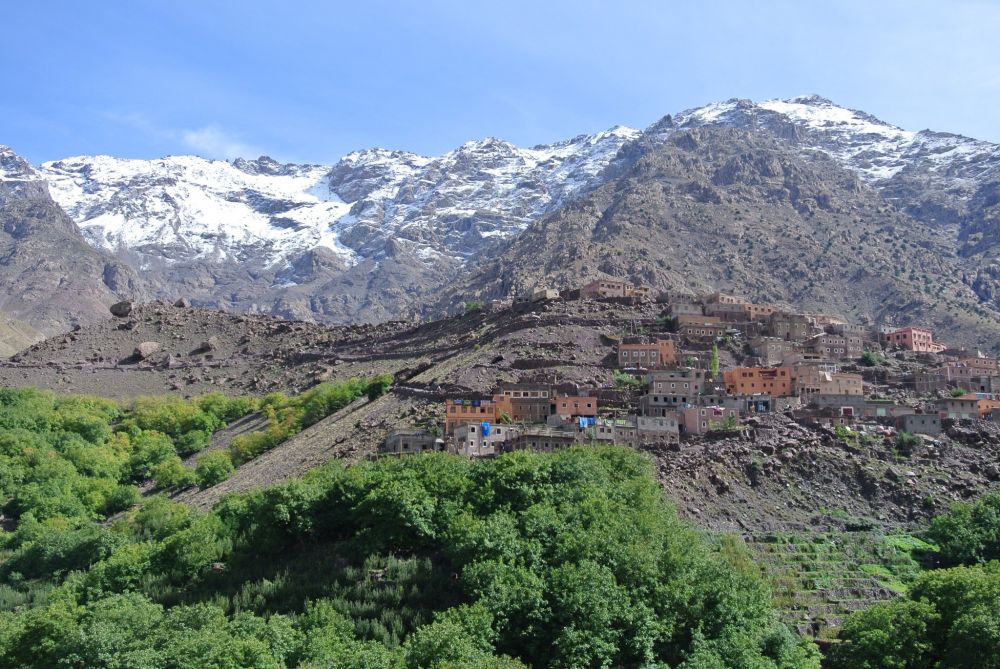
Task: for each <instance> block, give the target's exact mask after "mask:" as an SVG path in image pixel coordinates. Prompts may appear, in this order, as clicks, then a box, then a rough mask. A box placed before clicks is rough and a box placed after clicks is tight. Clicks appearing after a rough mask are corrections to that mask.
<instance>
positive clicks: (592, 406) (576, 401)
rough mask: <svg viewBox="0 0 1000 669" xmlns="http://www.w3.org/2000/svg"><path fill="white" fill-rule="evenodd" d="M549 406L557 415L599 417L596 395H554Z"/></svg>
mask: <svg viewBox="0 0 1000 669" xmlns="http://www.w3.org/2000/svg"><path fill="white" fill-rule="evenodd" d="M549 406H550V411H551V412H552V414H553V415H556V416H572V417H573V418H579V417H580V416H584V417H588V418H596V417H597V398H596V397H582V396H579V395H575V396H570V395H564V396H562V397H553V398H552V401H551V403H550V405H549Z"/></svg>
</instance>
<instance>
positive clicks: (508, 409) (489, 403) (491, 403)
mask: <svg viewBox="0 0 1000 669" xmlns="http://www.w3.org/2000/svg"><path fill="white" fill-rule="evenodd" d="M446 405H447V407H446V410H445V423H444V429H445V432H446V433H447V434H452V432H453V431H454V429H455V426H457V425H467V424H470V423H490V424H493V423H497V422H498V421H499V419H500V415H501V414H506V415H507V416H511V415H512V414H513V408H512V406H511V402H510V398H509V397H504V396H503V395H496V396H494V397H493V399H488V400H487V399H482V400H447V401H446Z"/></svg>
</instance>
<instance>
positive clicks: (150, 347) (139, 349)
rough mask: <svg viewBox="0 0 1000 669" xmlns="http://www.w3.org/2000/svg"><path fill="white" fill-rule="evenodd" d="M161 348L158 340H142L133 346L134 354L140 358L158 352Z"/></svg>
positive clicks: (143, 358)
mask: <svg viewBox="0 0 1000 669" xmlns="http://www.w3.org/2000/svg"><path fill="white" fill-rule="evenodd" d="M161 348H163V347H162V346H161V345H160V342H158V341H144V342H142V343H141V344H139V345H138V346H136V347H135V353H134V355H135V357H137V358H139V359H140V360H145V359H146V358H148V357H149V356H151V355H154V354H156V353H158V352H159V350H160V349H161Z"/></svg>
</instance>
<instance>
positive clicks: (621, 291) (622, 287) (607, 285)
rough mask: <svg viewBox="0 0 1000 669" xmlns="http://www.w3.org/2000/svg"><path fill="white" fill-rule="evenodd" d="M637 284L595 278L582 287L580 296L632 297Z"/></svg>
mask: <svg viewBox="0 0 1000 669" xmlns="http://www.w3.org/2000/svg"><path fill="white" fill-rule="evenodd" d="M634 291H635V286H634V285H633V284H631V283H629V282H628V281H618V280H616V279H594V280H593V281H591V282H590V283H588V284H586V285H584V286H582V287H581V288H580V297H582V298H584V299H587V298H591V299H594V298H602V297H631V296H632V295H633V294H634Z"/></svg>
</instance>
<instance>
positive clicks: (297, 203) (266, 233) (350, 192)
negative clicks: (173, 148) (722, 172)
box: [25, 127, 639, 268]
mask: <svg viewBox="0 0 1000 669" xmlns="http://www.w3.org/2000/svg"><path fill="white" fill-rule="evenodd" d="M638 135H639V132H638V131H635V130H630V129H628V128H622V127H615V128H612V129H610V130H608V131H605V132H601V133H597V134H595V135H581V136H579V137H576V138H573V139H572V140H568V141H566V142H560V143H557V144H552V145H543V146H536V147H532V148H528V149H525V148H520V147H517V146H515V145H513V144H511V143H510V142H506V141H503V140H500V139H496V138H486V139H482V140H476V141H471V142H467V143H465V144H463V145H462V146H460V147H458V148H456V149H454V150H453V151H450V152H448V153H446V154H444V155H442V156H439V157H425V156H419V155H417V154H414V153H410V152H406V151H392V150H387V149H379V148H374V149H366V150H362V151H355V152H352V153H350V154H348V155H346V156H344V157H343V158H341V159H340V161H338V162H337V163H336V164H335V165H333V166H332V167H331V166H324V165H297V164H282V163H279V162H278V161H275V160H274V159H272V158H270V157H267V156H261V157H259V158H257V159H254V160H251V159H243V158H240V159H236V160H233V161H231V162H226V161H219V160H206V159H203V158H198V157H194V156H170V157H166V158H160V159H156V160H127V159H120V158H113V157H110V156H78V157H73V158H66V159H63V160H59V161H54V162H49V163H45V164H44V165H42V166H41V168H40V174H41V176H42V177H44V179H45V180H47V181H48V183H49V184H50V188H51V192H52V195H53V197H54V198H55V199H56V201H57V202H59V204H61V205H62V206H63V208H64V209H65V210H66V211H67V213H68V214H69V215H70V216H71V217H72V218H73V220H74V221H76V222H77V224H78V225H79V226H80V227H81V229H82V230H83V232H84V235H85V236H86V238H87V239H88V241H90V242H91V243H92V244H94V245H95V246H98V247H101V248H104V249H107V250H110V251H114V252H130V253H131V252H134V253H138V254H139V256H140V257H141V258H142V259H143V260H142V262H143V264H144V265H146V266H156V265H158V264H162V263H168V264H170V263H176V262H182V261H194V260H199V261H201V260H208V261H219V262H223V261H230V260H232V261H239V262H253V263H256V264H258V265H260V266H262V267H279V268H280V267H286V268H287V267H291V265H292V264H293V263H294V261H295V259H296V258H298V257H299V256H301V255H302V254H304V253H306V252H307V251H310V250H312V249H316V248H320V247H323V248H326V249H327V250H329V251H332V252H333V253H335V254H336V255H337V256H338V257H339V262H340V263H341V264H343V265H344V266H346V267H349V266H351V265H354V264H356V263H358V262H360V261H361V260H364V259H367V258H371V259H374V260H378V259H380V258H382V257H385V256H387V255H395V254H398V253H399V252H400V249H406V250H409V251H410V252H412V253H413V254H414V255H415V256H416V257H417V258H418V259H420V261H426V262H432V263H433V262H439V261H441V260H442V259H445V260H447V261H448V262H450V263H461V262H464V261H465V259H467V258H469V257H471V256H473V255H475V254H476V253H478V252H480V251H482V250H483V249H484V248H485V247H486V246H488V245H490V244H492V243H493V242H494V241H495V240H498V239H505V238H509V237H510V236H512V235H515V234H517V233H518V232H519V231H520V230H522V229H523V228H524V227H525V226H527V225H528V224H529V223H530V222H531V221H532V220H533V219H534V218H535V217H537V216H540V215H542V214H544V213H546V212H547V211H550V210H551V209H552V208H554V207H556V206H559V205H560V204H561V203H562V202H564V201H565V200H566V199H567V198H570V197H573V196H574V195H575V194H577V193H579V192H580V191H581V190H583V189H585V188H587V187H589V186H590V185H591V184H592V183H593V182H594V181H595V179H596V178H597V176H598V175H599V174H600V173H601V171H602V170H603V169H604V167H605V166H606V165H607V163H608V162H609V161H610V160H611V158H613V157H614V155H615V154H616V153H617V152H618V150H619V149H620V148H621V146H622V144H623V143H625V142H626V141H628V140H630V139H633V138H635V137H637V136H638ZM25 165H26V164H25ZM28 169H30V167H29V168H28Z"/></svg>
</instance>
